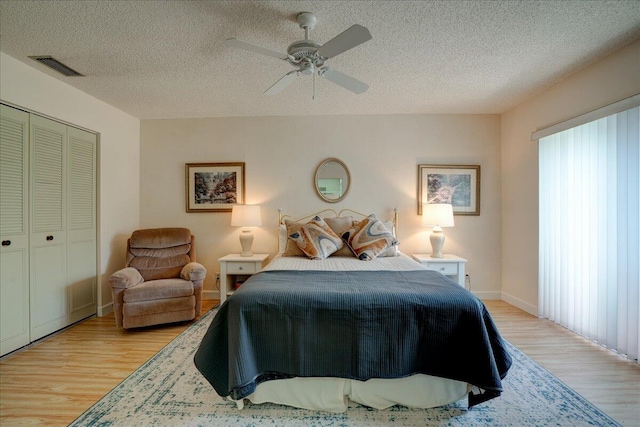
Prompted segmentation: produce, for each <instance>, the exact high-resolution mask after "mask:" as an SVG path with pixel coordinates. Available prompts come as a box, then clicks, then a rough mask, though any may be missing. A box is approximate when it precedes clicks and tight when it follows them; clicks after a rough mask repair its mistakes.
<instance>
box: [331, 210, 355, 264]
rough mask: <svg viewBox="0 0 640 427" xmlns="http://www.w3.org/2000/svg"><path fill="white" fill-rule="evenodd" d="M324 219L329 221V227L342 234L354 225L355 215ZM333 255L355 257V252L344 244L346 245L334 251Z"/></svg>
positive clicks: (339, 234) (338, 234)
mask: <svg viewBox="0 0 640 427" xmlns="http://www.w3.org/2000/svg"><path fill="white" fill-rule="evenodd" d="M324 221H325V222H326V223H327V225H328V226H329V228H330V229H331V230H332V231H333V232H334V233H336V235H337V236H342V234H343V233H344V232H345V231H347V230H348V229H350V228H351V227H353V225H354V222H353V217H351V216H343V217H339V218H325V219H324ZM331 256H332V257H335V256H344V257H350V258H353V252H351V249H349V246H347V245H344V247H343V248H342V249H340V250H338V251H336V252H334V253H333V254H332V255H331Z"/></svg>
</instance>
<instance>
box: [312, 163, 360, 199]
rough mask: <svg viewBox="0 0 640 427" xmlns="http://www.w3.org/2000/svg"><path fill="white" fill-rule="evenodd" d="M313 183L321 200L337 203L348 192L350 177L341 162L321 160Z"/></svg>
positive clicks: (345, 166)
mask: <svg viewBox="0 0 640 427" xmlns="http://www.w3.org/2000/svg"><path fill="white" fill-rule="evenodd" d="M313 183H314V185H315V188H316V193H318V196H320V198H321V199H322V200H324V201H325V202H329V203H337V202H339V201H341V200H342V199H344V198H345V196H346V195H347V193H348V192H349V186H350V185H351V175H350V174H349V169H348V168H347V165H345V164H344V162H343V161H342V160H340V159H336V158H335V157H330V158H328V159H325V160H323V161H322V163H320V164H319V165H318V167H317V168H316V174H315V177H314V180H313Z"/></svg>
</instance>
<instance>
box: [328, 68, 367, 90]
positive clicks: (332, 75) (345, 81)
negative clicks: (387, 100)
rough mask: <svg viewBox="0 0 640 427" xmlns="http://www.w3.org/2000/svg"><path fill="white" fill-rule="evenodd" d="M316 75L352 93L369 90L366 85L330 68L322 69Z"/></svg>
mask: <svg viewBox="0 0 640 427" xmlns="http://www.w3.org/2000/svg"><path fill="white" fill-rule="evenodd" d="M318 75H319V76H321V77H324V78H325V79H327V80H329V81H332V82H333V83H335V84H337V85H338V86H342V87H343V88H345V89H347V90H350V91H351V92H353V93H363V92H366V91H367V89H369V85H368V84H366V83H363V82H361V81H360V80H358V79H354V78H353V77H351V76H348V75H346V74H345V73H341V72H340V71H336V70H332V69H331V68H323V69H322V70H321V71H320V72H319V73H318Z"/></svg>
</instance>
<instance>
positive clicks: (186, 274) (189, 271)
mask: <svg viewBox="0 0 640 427" xmlns="http://www.w3.org/2000/svg"><path fill="white" fill-rule="evenodd" d="M206 275H207V270H206V269H205V268H204V266H203V265H202V264H199V263H197V262H190V263H189V264H187V265H185V266H184V267H182V271H181V272H180V277H182V278H183V279H184V280H191V281H194V280H204V278H205V276H206Z"/></svg>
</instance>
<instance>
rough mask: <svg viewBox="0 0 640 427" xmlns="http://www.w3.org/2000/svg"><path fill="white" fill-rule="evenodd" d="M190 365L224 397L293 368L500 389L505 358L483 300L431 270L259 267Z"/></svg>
mask: <svg viewBox="0 0 640 427" xmlns="http://www.w3.org/2000/svg"><path fill="white" fill-rule="evenodd" d="M195 365H196V367H197V368H198V370H199V371H200V372H201V373H202V375H203V376H204V377H205V378H206V379H207V380H208V381H209V382H210V383H211V385H212V386H213V388H214V389H215V390H216V392H217V393H218V394H219V395H220V396H229V395H230V396H231V397H232V398H233V399H241V398H243V397H246V396H248V395H249V394H251V393H252V392H253V391H254V390H255V388H256V386H257V384H259V383H261V382H263V381H268V380H272V379H282V378H292V377H341V378H351V379H357V380H363V381H364V380H367V379H370V378H401V377H406V376H409V375H412V374H416V373H422V374H428V375H434V376H438V377H444V378H450V379H455V380H460V381H464V382H468V383H470V384H472V385H474V386H477V388H479V389H480V392H479V393H477V392H476V393H473V392H472V393H470V394H469V406H470V407H471V406H473V405H475V404H477V403H480V402H482V401H485V400H488V399H491V398H494V397H496V396H499V395H500V393H501V391H502V384H501V379H503V378H504V377H505V375H506V374H507V371H508V370H509V367H510V366H511V357H510V356H509V354H508V353H507V350H506V348H505V346H504V344H503V342H502V339H501V337H500V335H499V333H498V331H497V329H496V327H495V325H494V323H493V321H492V319H491V316H490V315H489V313H488V312H487V310H486V308H485V306H484V304H483V303H482V302H481V301H480V300H479V299H477V298H476V297H475V296H473V295H472V294H471V293H470V292H468V291H467V290H465V289H463V288H462V287H460V286H459V285H457V284H456V283H455V282H453V281H452V280H450V279H449V278H447V277H445V276H443V275H441V274H440V273H437V272H435V271H427V270H419V271H402V272H397V271H395V272H390V271H331V272H330V271H305V272H301V271H265V272H261V273H258V274H255V275H254V276H252V277H251V278H250V279H249V280H247V281H246V282H245V283H244V285H242V287H241V288H240V290H238V291H237V292H235V293H234V294H233V295H232V296H231V297H230V298H229V299H227V301H226V302H225V304H223V305H222V307H220V310H219V311H218V313H217V314H216V317H215V318H214V319H213V322H212V324H211V326H210V327H209V330H208V331H207V333H206V335H205V336H204V338H203V339H202V343H201V344H200V348H199V349H198V351H197V352H196V355H195Z"/></svg>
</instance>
